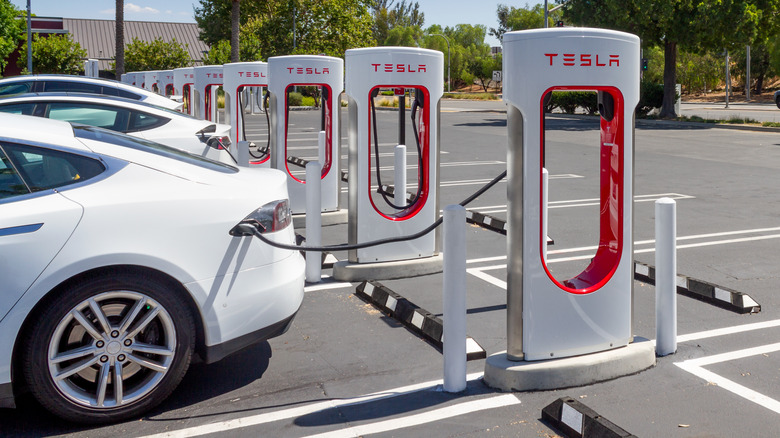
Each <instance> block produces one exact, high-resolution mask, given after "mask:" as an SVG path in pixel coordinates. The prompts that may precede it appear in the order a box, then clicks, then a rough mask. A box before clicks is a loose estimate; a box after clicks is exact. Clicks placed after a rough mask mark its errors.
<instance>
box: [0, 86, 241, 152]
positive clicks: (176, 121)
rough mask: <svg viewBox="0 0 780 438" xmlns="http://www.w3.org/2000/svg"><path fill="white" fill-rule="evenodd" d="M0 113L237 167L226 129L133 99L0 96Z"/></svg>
mask: <svg viewBox="0 0 780 438" xmlns="http://www.w3.org/2000/svg"><path fill="white" fill-rule="evenodd" d="M0 112H4V113H10V114H22V115H28V116H38V117H46V118H49V119H56V120H64V121H66V122H72V123H80V124H84V125H92V126H97V127H99V128H104V129H110V130H112V131H118V132H123V133H126V134H130V135H133V136H135V137H141V138H145V139H147V140H152V141H154V142H157V143H162V144H164V145H167V146H171V147H175V148H178V149H182V150H185V151H188V152H191V153H194V154H199V155H203V156H205V157H208V158H211V159H214V160H217V161H222V162H224V163H228V164H236V160H235V159H234V158H233V157H232V155H230V152H229V147H230V138H229V137H228V136H229V134H230V125H222V124H216V123H212V122H209V121H206V120H200V119H196V118H195V117H192V116H189V115H186V114H183V113H180V112H178V111H173V110H170V109H166V108H163V107H159V106H154V105H150V104H146V103H143V102H139V101H136V100H130V99H125V98H121V97H110V96H100V95H94V94H81V93H75V94H73V93H30V94H22V95H17V96H11V97H5V98H0Z"/></svg>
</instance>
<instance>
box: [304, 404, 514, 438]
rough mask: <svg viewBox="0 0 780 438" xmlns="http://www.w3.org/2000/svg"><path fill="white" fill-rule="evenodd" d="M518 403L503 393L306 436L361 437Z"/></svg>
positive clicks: (314, 437)
mask: <svg viewBox="0 0 780 438" xmlns="http://www.w3.org/2000/svg"><path fill="white" fill-rule="evenodd" d="M517 404H520V400H519V399H518V398H517V397H516V396H515V395H514V394H504V395H499V396H495V397H491V398H487V399H482V400H474V401H469V402H463V403H459V404H456V405H452V406H447V407H444V408H439V409H434V410H432V411H429V412H423V413H420V414H415V415H409V416H406V417H400V418H393V419H391V420H385V421H378V422H376V423H369V424H364V425H360V426H353V427H349V428H346V429H342V430H336V431H333V432H326V433H321V434H317V435H309V436H307V437H306V438H347V437H361V436H364V435H369V434H374V433H382V432H389V431H394V430H399V429H405V428H408V427H413V426H420V425H422V424H428V423H433V422H435V421H441V420H446V419H448V418H452V417H457V416H460V415H466V414H470V413H474V412H479V411H484V410H488V409H496V408H501V407H506V406H512V405H517Z"/></svg>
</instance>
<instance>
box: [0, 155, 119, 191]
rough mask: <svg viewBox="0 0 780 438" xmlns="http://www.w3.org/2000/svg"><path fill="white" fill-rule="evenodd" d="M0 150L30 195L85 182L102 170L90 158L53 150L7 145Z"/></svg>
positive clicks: (102, 167) (101, 167) (99, 163)
mask: <svg viewBox="0 0 780 438" xmlns="http://www.w3.org/2000/svg"><path fill="white" fill-rule="evenodd" d="M0 149H2V151H3V152H4V154H5V156H6V157H7V158H8V159H9V160H10V164H11V166H12V167H13V168H14V169H15V170H16V171H17V172H18V175H17V176H19V177H21V180H22V181H24V183H25V184H26V187H27V188H29V191H32V192H36V191H39V190H46V189H53V188H58V187H64V186H67V185H70V184H75V183H78V182H82V181H86V180H88V179H90V178H93V177H95V176H97V175H99V174H101V173H102V172H103V171H104V170H105V169H106V168H105V167H104V166H103V164H102V163H101V162H100V161H98V160H95V159H93V158H88V157H83V156H81V155H76V154H70V153H66V152H62V151H56V150H53V149H47V148H42V147H37V146H27V145H21V144H17V143H10V142H9V143H6V142H4V143H2V144H0ZM4 161H5V160H4ZM25 193H26V192H25ZM16 194H20V193H16Z"/></svg>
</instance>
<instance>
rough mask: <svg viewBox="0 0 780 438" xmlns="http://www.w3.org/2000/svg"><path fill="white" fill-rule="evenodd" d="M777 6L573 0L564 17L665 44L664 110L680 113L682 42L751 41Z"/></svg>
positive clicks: (752, 1) (735, 0)
mask: <svg viewBox="0 0 780 438" xmlns="http://www.w3.org/2000/svg"><path fill="white" fill-rule="evenodd" d="M777 10H778V1H777V0H726V1H724V0H697V1H694V0H601V1H598V2H596V1H592V0H569V1H568V2H567V3H566V5H565V6H564V17H565V19H566V21H568V22H572V23H575V24H578V25H587V26H594V27H606V28H610V29H616V30H622V31H626V32H630V33H633V34H636V35H638V36H639V37H640V38H641V39H642V40H643V42H644V43H645V44H646V45H649V46H652V45H659V46H661V47H663V48H664V99H663V106H662V108H661V114H660V116H661V117H675V116H676V114H675V112H674V102H675V100H676V92H675V84H676V83H677V70H676V67H677V52H678V46H680V47H684V48H686V49H689V50H691V51H706V50H708V49H713V50H714V49H720V50H722V49H724V48H726V49H729V48H735V47H738V46H740V45H745V44H747V43H748V42H750V41H752V40H753V39H754V38H756V36H757V35H758V30H759V25H760V24H761V23H762V22H763V23H766V22H771V20H772V18H771V17H770V16H774V15H776V12H777ZM767 14H768V15H767ZM762 20H763V21H762ZM720 29H728V32H723V31H718V30H720Z"/></svg>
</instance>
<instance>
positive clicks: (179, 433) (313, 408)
mask: <svg viewBox="0 0 780 438" xmlns="http://www.w3.org/2000/svg"><path fill="white" fill-rule="evenodd" d="M482 375H483V373H474V374H469V375H467V376H466V379H467V380H469V381H472V380H478V379H481V378H482ZM443 383H444V382H443V380H441V379H439V380H433V381H429V382H424V383H417V384H413V385H407V386H402V387H400V388H394V389H389V390H386V391H380V392H375V393H372V394H368V395H363V396H359V397H355V398H351V399H343V398H342V399H337V400H335V399H334V400H327V401H324V402H319V403H312V404H310V405H306V406H299V407H296V408H290V409H283V410H281V411H274V412H267V413H264V414H257V415H251V416H249V417H242V418H235V419H232V420H226V421H220V422H217V423H211V424H204V425H200V426H193V427H189V428H186V429H179V430H174V431H170V432H163V433H158V434H154V435H147V436H145V437H143V438H187V437H195V436H203V435H208V434H210V433H225V432H226V431H229V430H235V429H243V428H246V427H251V426H257V425H260V424H266V423H272V422H274V421H280V420H287V419H290V418H296V417H300V416H303V415H309V414H313V413H316V412H320V411H324V410H326V409H333V408H338V407H342V406H352V405H358V404H361V403H370V402H375V401H378V400H384V399H389V398H393V397H399V396H402V395H407V394H411V393H414V392H420V391H426V390H434V389H436V387H437V386H439V385H442V384H443Z"/></svg>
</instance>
